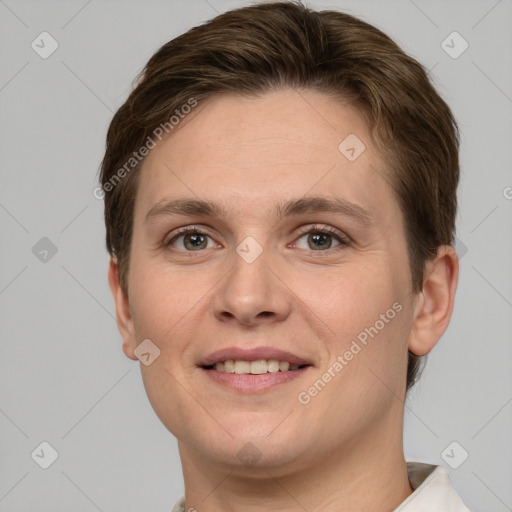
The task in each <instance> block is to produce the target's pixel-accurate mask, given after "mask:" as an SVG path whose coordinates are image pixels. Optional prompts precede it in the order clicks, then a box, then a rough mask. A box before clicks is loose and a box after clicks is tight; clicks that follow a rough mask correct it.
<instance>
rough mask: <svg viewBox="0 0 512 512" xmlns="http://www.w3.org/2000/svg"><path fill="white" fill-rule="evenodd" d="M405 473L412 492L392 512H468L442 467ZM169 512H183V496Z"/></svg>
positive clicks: (415, 467)
mask: <svg viewBox="0 0 512 512" xmlns="http://www.w3.org/2000/svg"><path fill="white" fill-rule="evenodd" d="M407 473H408V475H409V481H410V483H411V487H412V488H413V489H414V492H413V493H412V494H411V495H410V496H409V497H408V498H406V500H405V501H404V502H402V504H401V505H399V506H398V507H397V508H395V510H394V511H393V512H470V510H469V509H468V508H467V507H466V506H465V505H464V503H463V502H462V500H461V499H460V497H459V495H458V494H457V491H456V490H455V489H454V488H453V486H452V484H451V482H450V478H449V477H448V473H447V471H446V468H445V467H444V466H434V465H432V464H424V463H423V462H407ZM193 510H194V509H192V511H193ZM171 512H185V496H182V497H181V498H180V499H179V500H178V501H177V502H176V504H175V505H174V507H173V509H172V511H171Z"/></svg>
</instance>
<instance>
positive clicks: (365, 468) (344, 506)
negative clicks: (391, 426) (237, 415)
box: [179, 431, 413, 512]
mask: <svg viewBox="0 0 512 512" xmlns="http://www.w3.org/2000/svg"><path fill="white" fill-rule="evenodd" d="M372 434H373V435H372ZM374 434H375V433H374V432H373V433H368V435H367V436H358V440H357V443H356V442H354V441H353V440H351V441H350V442H346V443H343V444H341V445H340V446H339V447H337V448H335V449H331V450H329V451H328V453H325V454H323V455H322V456H318V455H317V456H309V457H308V459H307V463H297V462H296V461H295V462H294V463H293V464H292V463H290V464H289V465H288V466H287V467H283V466H282V465H280V466H277V465H276V466H274V467H271V466H267V467H258V466H254V467H253V468H241V469H240V468H238V467H233V466H231V467H229V466H225V465H222V466H219V465H218V464H216V463H214V462H205V458H204V457H200V454H197V453H195V452H194V451H193V450H189V449H188V448H187V447H186V446H184V445H182V444H181V443H179V448H180V456H181V459H182V465H183V475H184V480H185V500H186V507H185V510H194V509H195V510H197V511H199V512H221V511H226V510H243V511H244V512H253V511H260V510H262V508H263V509H265V510H275V511H278V512H292V511H293V512H295V511H297V512H298V511H300V512H303V511H304V510H322V511H323V512H348V511H352V512H353V511H354V510H365V512H382V511H387V512H391V511H392V510H394V509H395V508H396V507H398V505H400V503H402V502H403V501H404V500H405V499H406V498H407V497H408V496H409V495H410V494H411V493H412V492H413V489H412V488H411V486H410V483H409V478H408V475H407V465H406V461H405V458H404V454H403V447H402V432H401V431H400V432H396V431H395V435H394V438H391V437H382V436H375V435H374ZM397 434H399V435H397ZM383 439H385V442H382V440H383Z"/></svg>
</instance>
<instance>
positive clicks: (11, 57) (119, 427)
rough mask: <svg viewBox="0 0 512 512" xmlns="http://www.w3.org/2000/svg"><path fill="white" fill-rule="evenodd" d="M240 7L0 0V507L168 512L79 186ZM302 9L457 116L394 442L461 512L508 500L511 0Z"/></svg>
mask: <svg viewBox="0 0 512 512" xmlns="http://www.w3.org/2000/svg"><path fill="white" fill-rule="evenodd" d="M248 3H249V2H246V1H240V0H237V1H235V0H233V1H222V0H208V1H206V0H193V1H191V0H188V1H181V0H179V1H172V2H171V1H154V0H153V1H145V2H143V1H133V2H121V1H116V0H108V1H100V0H92V1H91V0H89V1H87V0H81V1H74V0H73V1H66V2H64V1H59V2H57V1H40V0H39V1H26V0H25V1H15V0H6V1H0V52H1V53H0V59H1V60H0V62H1V65H0V134H1V137H0V155H1V160H0V162H1V163H0V165H1V179H2V186H1V188H0V220H1V226H2V246H1V247H2V251H1V252H0V258H1V260H0V268H1V274H0V310H1V327H0V329H1V331H0V335H1V357H0V512H7V511H9V512H18V511H19V512H21V511H23V512H32V511H43V510H46V511H49V510H52V511H53V512H60V511H69V510H74V511H75V512H82V511H83V512H89V511H91V512H93V511H97V510H100V511H103V512H109V511H121V510H122V511H125V512H131V511H141V510H145V511H157V510H161V511H164V510H170V508H171V506H172V504H173V503H174V501H175V500H176V499H177V498H178V497H179V496H180V495H181V494H182V492H183V481H182V476H181V467H180V462H179V457H178V452H177V447H176V441H175V439H174V438H173V436H172V435H171V434H170V433H168V431H167V430H166V429H165V428H164V427H163V425H162V424H161V423H160V421H159V420H158V418H157V417H156V415H155V414H154V412H153V410H152V409H151V407H150V405H149V402H148V400H147V398H146V394H145V391H144V388H143V385H142V380H141V377H140V370H139V367H138V365H139V363H138V362H133V361H131V360H129V359H127V358H126V357H125V356H124V355H123V353H122V351H121V341H120V336H119V333H118V331H117V328H116V325H115V322H114V320H113V317H114V307H113V301H112V298H111V295H110V291H109V289H108V284H107V263H108V257H107V253H106V250H105V248H104V226H103V220H102V213H103V210H102V208H103V205H102V202H101V201H99V200H97V199H96V198H95V197H94V196H93V193H92V191H93V189H94V187H95V186H96V172H97V170H98V165H99V162H100V160H101V157H102V155H103V149H104V139H105V133H106V129H107V126H108V123H109V121H110V119H111V117H112V114H113V112H114V111H115V110H116V109H117V108H118V107H119V106H120V105H121V103H122V102H123V101H124V99H125V98H126V96H127V94H128V92H129V90H130V87H131V83H132V80H133V79H134V77H135V75H136V73H137V72H138V71H140V69H141V68H142V66H143V65H144V64H145V62H146V61H147V59H148V58H149V57H150V56H151V55H152V53H153V52H154V51H155V50H156V49H157V48H159V47H160V46H161V45H162V44H163V43H165V42H167V41H168V40H169V39H171V38H173V37H175V36H177V35H178V34H180V33H182V32H184V31H185V30H187V29H189V28H191V27H192V26H194V25H197V24H199V23H201V22H203V21H205V20H206V19H209V18H211V17H213V16H215V15H216V14H217V13H220V12H222V11H225V10H227V9H229V8H234V7H238V6H242V5H247V4H248ZM307 4H308V5H310V6H312V7H315V8H334V9H341V10H345V11H347V12H349V13H351V14H355V15H358V16H360V17H362V18H363V19H365V20H367V21H369V22H370V23H373V24H375V25H376V26H378V27H379V28H381V29H383V30H384V31H385V32H386V33H388V34H389V35H390V36H391V37H393V38H394V39H395V40H396V41H397V42H398V43H399V44H400V45H401V46H402V47H403V48H404V49H405V50H406V51H407V52H409V53H410V54H412V55H413V56H414V57H415V58H417V59H418V60H419V61H420V62H422V63H423V64H424V65H425V66H426V67H427V68H429V69H431V70H432V76H433V78H434V80H435V83H436V84H437V86H438V89H439V91H440V92H441V94H442V95H443V96H444V97H445V98H446V100H447V101H448V103H449V104H450V105H451V107H452V108H453V111H454V113H455V115H456V118H457V120H458V122H459V124H460V128H461V131H462V153H461V158H462V172H463V173H462V180H461V185H460V189H459V190H460V211H459V216H458V221H457V229H458V238H459V243H458V249H459V251H460V254H461V256H462V259H461V273H460V281H459V289H458V295H457V299H456V303H455V312H454V316H453V320H452V323H451V325H450V327H449V329H448V331H447V333H446V334H445V335H444V337H443V339H442V340H441V342H440V343H439V344H438V346H437V347H436V348H435V349H434V351H433V353H431V355H430V356H429V360H428V364H427V367H426V370H425V372H424V374H423V377H422V380H421V381H420V383H419V384H418V385H417V386H416V387H415V388H414V389H413V391H412V392H411V394H410V396H409V398H408V400H407V402H406V414H405V450H406V457H407V459H408V460H419V461H425V462H430V463H435V464H444V465H445V466H446V467H447V468H448V469H449V473H450V478H451V480H452V482H453V483H454V485H455V487H456V488H457V490H458V491H459V493H460V494H461V495H462V496H463V498H464V500H465V502H466V504H467V505H468V506H469V507H470V508H471V509H472V510H473V511H486V512H491V511H496V512H503V511H506V510H512V486H511V485H510V484H511V482H512V462H511V460H512V444H511V442H510V433H511V432H512V430H511V424H512V372H511V371H510V365H511V361H512V357H511V356H512V345H511V343H510V332H511V327H512V315H511V312H512V311H511V310H512V279H511V270H510V263H511V255H512V237H511V236H510V234H511V233H512V199H511V198H512V188H510V187H512V174H511V171H510V169H511V163H512V149H511V145H512V144H511V142H512V126H511V119H512V116H511V114H512V65H511V49H512V32H511V30H510V27H511V26H512V1H511V0H500V1H496V0H492V1H491V0H490V1H484V0H482V1H452V2H440V1H428V2H427V1H420V0H415V1H414V2H413V1H412V0H400V1H386V2H382V1H381V2H378V1H367V2H362V1H356V0H354V1H348V0H346V1H345V0H339V1H330V2H327V1H309V2H307ZM43 31H47V32H49V33H50V34H51V36H52V37H53V38H54V39H55V40H56V41H57V42H58V45H59V46H58V49H57V50H56V51H55V52H54V53H53V54H52V55H51V56H50V57H48V58H47V59H42V58H41V57H40V56H39V55H38V54H37V53H36V52H35V51H34V50H33V49H32V47H31V43H32V41H33V40H36V42H37V39H36V38H37V37H38V36H39V34H40V33H41V32H43ZM453 31H457V32H459V33H460V34H461V35H462V37H463V38H464V39H465V40H466V41H467V42H468V43H469V48H468V49H467V50H466V51H465V52H464V53H463V54H462V55H460V56H459V57H458V58H456V59H454V58H452V57H450V56H449V55H448V54H447V53H446V52H445V50H444V49H443V47H442V46H441V43H442V41H443V40H445V39H446V37H447V36H448V35H449V34H451V33H452V32H453ZM448 41H450V40H448ZM459 43H460V40H459V41H458V42H454V43H450V44H451V45H452V46H455V49H457V48H460V44H459ZM457 45H459V46H457ZM46 48H48V46H46ZM507 187H508V188H507ZM43 237H47V238H48V239H49V240H51V243H52V244H54V246H55V247H56V248H57V252H56V253H55V254H53V255H52V252H51V247H50V246H49V245H48V241H46V240H43V241H40V239H41V238H43ZM37 244H39V245H37ZM34 246H35V249H33V248H34ZM45 249H46V250H49V252H48V253H47V254H45V253H44V250H45ZM41 258H42V259H43V261H41ZM45 258H46V260H45ZM43 441H46V442H48V443H50V445H51V446H53V447H54V449H55V450H56V451H57V452H58V455H59V456H58V458H57V460H56V461H55V462H54V463H53V464H52V465H51V466H50V467H49V468H48V469H42V468H41V467H40V466H39V465H38V464H36V462H35V460H37V457H34V459H35V460H34V459H33V458H32V457H31V453H32V452H33V451H34V450H35V449H36V448H38V446H39V445H40V443H41V442H43ZM453 441H456V442H457V443H458V444H457V445H452V446H451V448H449V449H448V451H447V453H448V454H449V458H448V459H446V455H445V459H444V460H443V458H442V453H443V452H444V453H446V452H445V449H446V448H447V447H448V446H449V445H450V443H452V442H453ZM452 448H453V451H452ZM463 450H465V451H467V452H468V454H469V457H468V458H467V460H465V461H464V462H463V463H462V464H461V465H460V466H459V467H458V468H457V469H452V468H450V467H449V465H447V463H446V462H445V461H446V460H449V461H450V462H451V463H452V465H456V463H457V462H460V461H461V460H462V459H463V456H464V451H463ZM36 453H40V449H39V452H37V450H36ZM45 456H46V457H49V451H48V450H47V451H46V453H45ZM42 458H43V457H40V459H39V460H42ZM453 461H455V462H453ZM263 508H264V507H263Z"/></svg>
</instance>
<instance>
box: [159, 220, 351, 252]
mask: <svg viewBox="0 0 512 512" xmlns="http://www.w3.org/2000/svg"><path fill="white" fill-rule="evenodd" d="M309 233H321V234H325V233H327V234H329V235H331V236H332V237H333V238H334V239H335V240H337V241H338V242H339V243H340V245H339V246H336V247H332V248H330V249H326V250H324V251H322V250H318V251H315V250H313V249H311V252H327V251H332V250H336V249H342V248H343V247H348V246H349V245H350V244H351V242H352V241H351V239H350V238H349V237H348V236H347V235H345V234H344V233H342V232H341V231H338V230H337V229H335V228H332V227H329V226H325V225H322V224H313V225H312V226H308V228H307V229H305V230H303V231H301V232H300V233H299V235H298V237H297V240H298V239H299V238H302V237H303V236H304V235H307V234H309ZM186 234H198V235H206V236H208V237H210V235H208V233H205V232H204V231H201V230H200V229H198V228H197V227H195V226H185V227H183V228H179V229H178V230H177V232H176V234H175V235H174V236H173V237H172V238H171V239H170V240H168V241H167V242H164V244H163V246H164V247H166V248H167V247H169V246H171V245H172V244H173V243H174V242H175V241H176V240H177V239H178V238H179V237H180V236H183V235H186ZM210 238H211V237H210ZM180 252H181V251H180ZM186 252H191V253H193V252H195V251H186Z"/></svg>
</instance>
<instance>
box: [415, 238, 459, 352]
mask: <svg viewBox="0 0 512 512" xmlns="http://www.w3.org/2000/svg"><path fill="white" fill-rule="evenodd" d="M458 278H459V259H458V256H457V253H456V252H455V249H454V248H453V247H451V246H449V245H443V246H441V247H439V249H438V252H437V256H436V258H435V259H434V260H433V261H429V262H428V263H427V265H426V268H425V279H424V281H423V289H422V291H421V292H420V293H419V294H418V297H417V300H416V304H415V313H414V320H413V327H412V332H411V338H410V340H409V350H410V351H411V352H412V353H413V354H416V355H418V356H424V355H426V354H428V353H429V352H430V351H431V350H432V349H433V348H434V346H435V345H436V343H437V342H438V341H439V339H440V338H441V336H442V334H443V333H444V332H445V330H446V328H447V327H448V324H449V323H450V318H451V316H452V312H453V304H454V301H455V291H456V289H457V281H458Z"/></svg>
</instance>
